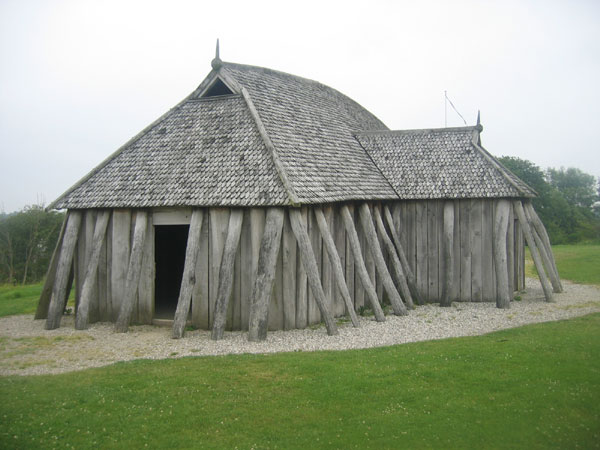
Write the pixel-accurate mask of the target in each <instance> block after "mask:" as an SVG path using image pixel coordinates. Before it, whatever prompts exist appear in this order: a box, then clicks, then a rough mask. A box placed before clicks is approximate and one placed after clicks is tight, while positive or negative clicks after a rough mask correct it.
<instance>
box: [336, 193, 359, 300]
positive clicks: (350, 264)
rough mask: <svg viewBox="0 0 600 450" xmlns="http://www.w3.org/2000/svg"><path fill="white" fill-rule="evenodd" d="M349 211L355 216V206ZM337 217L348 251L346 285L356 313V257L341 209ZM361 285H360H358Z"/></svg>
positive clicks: (350, 206)
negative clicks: (353, 253)
mask: <svg viewBox="0 0 600 450" xmlns="http://www.w3.org/2000/svg"><path fill="white" fill-rule="evenodd" d="M347 208H348V211H349V213H350V215H351V216H354V206H352V205H348V207H347ZM337 216H338V219H339V225H338V226H339V227H340V229H341V231H342V232H343V233H344V240H345V251H346V265H345V275H346V277H345V278H346V285H347V286H348V292H349V293H350V299H351V300H352V305H353V309H354V311H357V310H358V308H357V306H356V298H355V292H356V291H355V289H356V288H355V282H354V256H353V255H352V249H351V247H350V238H349V237H348V234H347V233H346V232H345V229H344V220H343V218H342V211H341V207H340V208H338V212H337ZM356 284H360V283H356Z"/></svg>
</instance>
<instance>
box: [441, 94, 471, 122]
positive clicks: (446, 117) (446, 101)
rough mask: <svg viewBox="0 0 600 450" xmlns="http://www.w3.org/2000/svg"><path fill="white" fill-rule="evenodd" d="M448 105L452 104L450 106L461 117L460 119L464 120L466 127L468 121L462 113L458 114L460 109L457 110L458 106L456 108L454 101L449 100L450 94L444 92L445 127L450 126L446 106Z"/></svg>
mask: <svg viewBox="0 0 600 450" xmlns="http://www.w3.org/2000/svg"><path fill="white" fill-rule="evenodd" d="M447 103H450V106H452V109H453V110H454V111H455V112H456V114H458V115H459V116H460V118H461V119H462V121H463V122H464V123H465V125H466V124H467V121H466V120H465V118H464V117H463V116H462V114H461V113H459V112H458V109H456V106H454V103H452V100H450V99H449V98H448V94H447V92H446V91H444V126H445V127H447V126H448V114H447V112H446V105H447Z"/></svg>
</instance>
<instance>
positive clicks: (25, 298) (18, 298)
mask: <svg viewBox="0 0 600 450" xmlns="http://www.w3.org/2000/svg"><path fill="white" fill-rule="evenodd" d="M42 287H43V283H38V284H30V285H27V286H12V285H4V286H0V317H4V316H10V315H13V314H33V313H34V312H35V310H36V308H37V302H38V300H39V298H40V293H41V292H42Z"/></svg>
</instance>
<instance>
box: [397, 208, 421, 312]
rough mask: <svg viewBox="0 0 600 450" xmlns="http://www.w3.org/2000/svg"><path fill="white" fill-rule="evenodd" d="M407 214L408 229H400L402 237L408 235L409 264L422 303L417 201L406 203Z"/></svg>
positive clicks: (407, 256) (407, 257) (407, 254)
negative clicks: (418, 273) (418, 258)
mask: <svg viewBox="0 0 600 450" xmlns="http://www.w3.org/2000/svg"><path fill="white" fill-rule="evenodd" d="M404 210H405V214H406V229H405V230H400V231H401V237H402V235H406V247H405V249H406V259H407V260H408V265H409V267H410V269H411V270H412V273H413V277H414V280H415V286H416V287H417V294H418V296H417V298H416V300H417V301H418V302H419V303H422V299H423V292H421V291H420V290H419V289H418V286H419V285H418V283H417V227H416V225H415V223H416V220H417V207H416V203H415V202H407V203H405V207H404Z"/></svg>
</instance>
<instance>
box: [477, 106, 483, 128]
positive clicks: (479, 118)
mask: <svg viewBox="0 0 600 450" xmlns="http://www.w3.org/2000/svg"><path fill="white" fill-rule="evenodd" d="M475 127H476V128H477V129H478V130H479V132H481V131H483V126H482V125H481V111H479V110H477V125H475Z"/></svg>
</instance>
